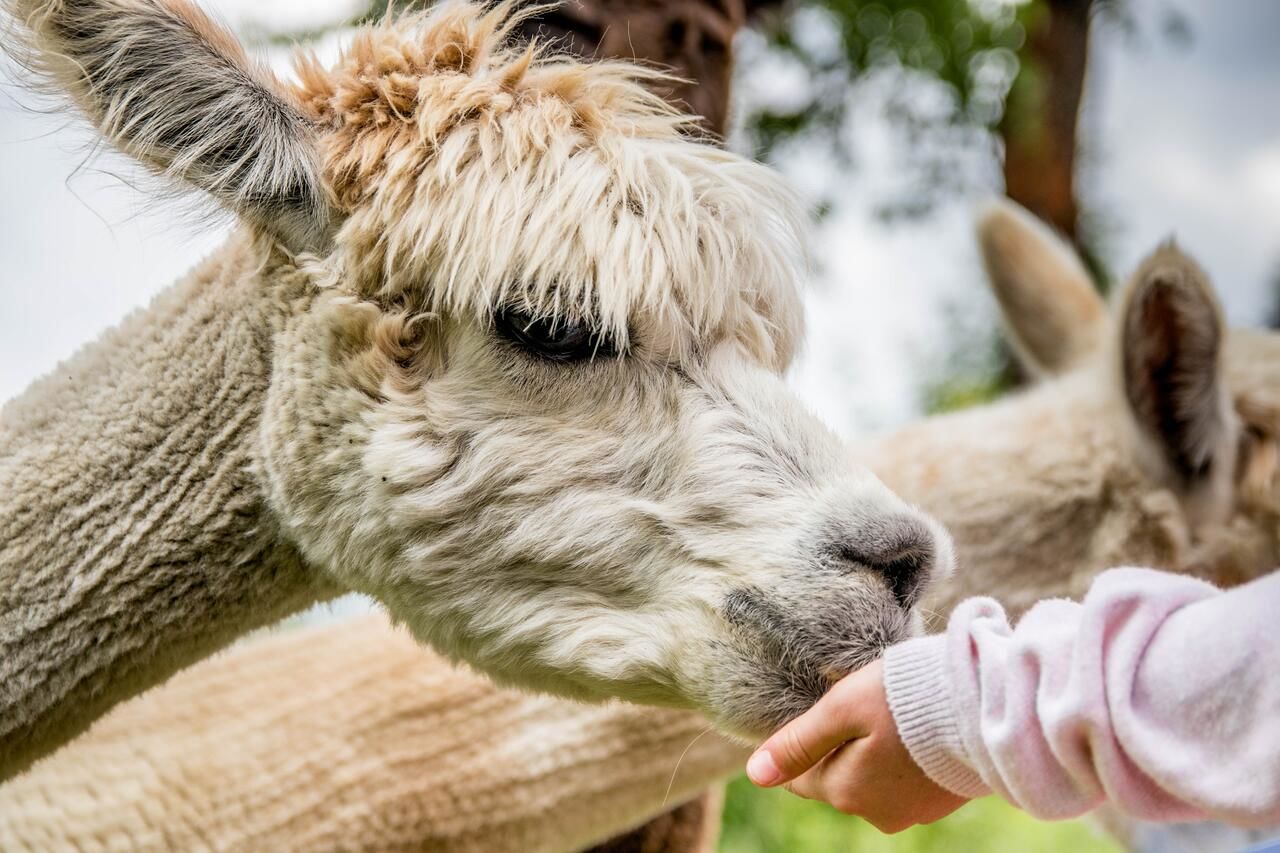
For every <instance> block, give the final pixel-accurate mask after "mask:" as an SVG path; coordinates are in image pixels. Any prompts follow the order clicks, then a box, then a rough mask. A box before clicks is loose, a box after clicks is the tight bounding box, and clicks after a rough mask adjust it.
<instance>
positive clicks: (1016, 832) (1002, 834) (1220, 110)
mask: <svg viewBox="0 0 1280 853" xmlns="http://www.w3.org/2000/svg"><path fill="white" fill-rule="evenodd" d="M387 3H388V0H374V2H370V0H273V2H270V3H262V2H249V0H201V5H203V6H205V7H206V8H209V9H211V10H213V11H215V12H216V13H217V14H219V15H220V16H221V17H222V18H223V19H224V20H226V21H227V22H228V23H229V24H231V25H232V26H233V27H234V28H235V29H237V30H238V31H239V32H240V33H241V34H242V35H243V36H244V37H245V38H246V39H247V40H249V41H250V42H252V43H254V44H256V45H257V46H258V48H259V49H260V51H261V53H262V54H263V55H264V56H266V57H268V58H269V59H271V61H273V63H275V64H277V65H279V66H282V65H283V63H284V62H286V61H287V58H288V55H289V51H290V49H291V47H290V46H291V45H292V44H294V43H295V42H308V43H310V44H312V45H313V47H314V49H316V50H317V51H318V52H319V53H320V54H321V55H322V56H332V55H334V54H336V52H337V51H338V50H339V49H340V46H341V44H342V41H343V38H344V37H345V34H346V33H347V32H348V31H349V29H350V27H351V26H352V24H353V23H355V22H358V21H360V20H362V19H365V18H367V17H369V16H371V15H377V14H381V13H382V12H384V11H385V10H386V8H387ZM526 30H527V33H526V35H540V36H541V37H544V38H550V39H554V40H556V42H557V43H558V44H559V45H560V46H561V48H562V49H564V50H567V51H573V52H578V53H582V54H585V55H613V56H624V57H633V56H634V57H636V58H639V59H642V60H645V61H649V62H653V63H656V64H661V65H665V66H669V67H672V68H674V69H675V71H676V73H678V74H679V75H681V76H683V77H685V78H688V79H689V80H690V83H689V84H687V85H680V86H676V87H674V88H673V89H672V90H671V91H670V92H668V93H667V94H669V95H670V96H671V97H672V98H673V99H677V100H681V101H683V102H685V103H686V104H687V105H689V106H690V107H691V108H692V109H693V110H694V111H695V112H697V113H699V114H700V115H702V116H704V117H705V128H706V130H707V131H708V132H710V133H713V134H714V135H715V136H716V137H717V138H719V139H723V141H724V144H726V145H728V146H729V147H731V148H733V149H735V150H738V151H740V152H742V153H745V154H748V155H750V156H754V157H759V158H761V159H764V160H766V161H767V162H769V163H771V164H773V165H775V166H776V167H777V168H778V169H780V170H781V171H782V172H783V173H784V174H786V175H787V176H788V178H789V179H790V181H791V182H792V183H793V185H794V186H796V187H797V188H798V189H799V190H800V191H801V192H803V193H804V194H805V195H806V197H807V198H808V200H809V201H810V203H811V205H812V208H813V211H814V246H815V255H816V258H815V260H816V269H815V272H814V277H813V281H812V285H811V288H810V292H809V296H808V309H809V324H810V331H809V336H808V343H807V347H806V350H805V352H804V354H803V356H802V358H801V360H800V362H799V363H798V364H797V365H796V367H795V368H794V370H793V372H792V375H791V381H792V382H793V384H794V385H795V387H796V388H797V390H798V391H799V392H800V394H801V395H802V396H803V397H804V399H805V400H806V401H807V402H808V403H809V405H810V406H812V408H813V409H815V410H816V411H817V412H818V413H819V414H820V415H821V416H823V417H824V418H825V419H826V420H827V421H828V422H829V423H830V424H831V425H832V426H834V427H835V428H836V429H837V430H838V431H840V432H841V433H843V434H845V435H847V436H852V435H857V434H863V433H865V432H867V431H870V430H876V429H882V428H887V427H892V426H894V425H896V424H900V423H902V422H904V421H907V420H910V419H912V418H916V417H919V416H921V415H924V414H927V413H930V412H935V411H941V410H946V409H952V408H958V407H962V406H966V405H972V404H974V403H978V402H982V401H985V400H988V399H991V398H993V397H995V396H998V395H1000V394H1002V393H1007V392H1008V391H1010V390H1011V389H1013V388H1014V387H1016V385H1017V384H1018V381H1019V377H1018V375H1017V372H1016V370H1015V369H1014V368H1013V367H1012V365H1011V362H1010V361H1009V359H1008V356H1007V352H1006V350H1005V349H1004V347H1003V345H1002V344H1001V342H1000V338H999V334H998V323H997V317H996V311H995V306H994V302H993V300H992V299H991V297H990V296H989V294H988V293H987V290H986V288H985V285H984V282H983V277H982V273H981V269H980V266H979V263H978V258H977V253H976V249H975V246H974V244H973V240H972V236H971V235H972V221H973V214H974V211H975V208H976V207H977V206H978V205H979V204H981V202H982V201H983V200H984V199H986V198H988V197H990V196H991V195H993V194H999V193H1004V192H1007V193H1008V194H1009V195H1010V196H1012V197H1013V198H1014V199H1015V200H1016V201H1019V202H1020V203H1022V204H1023V205H1024V206H1026V207H1029V208H1030V209H1031V210H1033V211H1034V212H1036V213H1037V214H1039V215H1040V216H1042V217H1043V218H1045V219H1047V220H1048V221H1050V222H1051V223H1052V224H1053V225H1054V226H1055V227H1057V228H1058V229H1059V230H1060V231H1061V232H1063V233H1064V234H1065V235H1067V236H1068V237H1069V238H1070V239H1072V240H1073V241H1074V242H1075V243H1076V245H1077V247H1078V248H1079V249H1080V251H1081V252H1082V254H1083V255H1084V256H1085V257H1086V258H1087V259H1088V260H1089V263H1090V266H1091V268H1092V270H1093V272H1094V274H1095V277H1096V279H1097V281H1098V284H1099V287H1100V288H1103V289H1106V288H1107V287H1109V286H1110V284H1111V283H1112V282H1114V281H1115V280H1116V279H1117V278H1118V277H1123V276H1124V274H1125V273H1126V272H1127V271H1128V270H1129V269H1131V268H1132V267H1133V265H1134V264H1135V263H1136V262H1137V260H1138V258H1140V257H1141V256H1142V255H1143V254H1145V253H1146V252H1147V251H1148V250H1149V249H1150V248H1152V247H1153V246H1154V245H1155V244H1156V243H1157V242H1158V241H1160V240H1162V239H1164V238H1166V237H1168V236H1170V235H1176V236H1177V238H1178V240H1179V242H1180V243H1181V244H1182V246H1183V247H1184V248H1185V249H1187V250H1189V251H1190V252H1191V253H1192V254H1193V255H1195V256H1196V257H1197V258H1198V259H1199V260H1200V261H1201V263H1202V264H1203V265H1204V266H1205V268H1206V269H1207V270H1208V271H1209V272H1210V275H1211V276H1212V277H1213V278H1214V280H1215V283H1216V285H1217V287H1218V290H1219V293H1220V294H1221V296H1222V299H1223V301H1224V307H1225V309H1226V313H1227V315H1228V318H1229V319H1230V320H1231V321H1232V322H1233V323H1235V324H1239V325H1264V324H1271V325H1277V324H1280V228H1277V227H1276V223H1280V107H1278V106H1277V103H1276V99H1275V92H1276V85H1277V82H1280V52H1277V51H1276V50H1275V49H1274V43H1275V39H1276V37H1277V36H1278V35H1280V3H1276V2H1274V0H1217V2H1214V3H1208V2H1195V0H1024V1H1023V2H1013V0H895V1H894V2H860V0H787V2H776V0H568V2H567V3H566V4H565V5H562V6H561V7H559V8H556V9H553V10H548V11H546V12H544V13H542V14H541V15H540V16H539V18H538V19H536V20H535V21H533V22H531V23H530V24H529V25H528V26H527V27H526ZM6 70H8V71H10V72H11V73H10V75H9V77H8V79H13V78H14V77H16V72H13V71H12V69H6ZM38 106H39V105H38V103H36V102H34V101H33V100H32V99H31V98H30V96H29V95H26V94H24V93H22V92H21V91H20V89H19V88H18V87H17V86H13V85H9V86H6V87H5V88H4V89H3V90H0V258H2V259H3V263H2V264H0V312H3V313H0V400H3V399H7V398H8V397H11V396H13V395H14V394H16V393H18V392H19V391H21V390H22V388H23V387H24V386H25V385H26V384H27V383H28V382H30V381H31V380H32V379H34V378H35V377H36V376H38V375H40V374H43V373H45V372H47V371H49V370H50V369H52V368H53V367H54V366H55V364H56V363H57V362H58V361H59V360H60V359H62V358H64V357H66V356H68V355H70V354H71V353H72V352H73V351H74V350H75V348H76V347H77V346H78V345H79V344H81V343H83V342H85V341H87V340H89V339H90V338H92V337H93V336H95V335H96V334H97V333H98V332H99V331H101V330H102V329H103V328H105V327H106V326H108V325H111V324H112V323H114V322H116V321H117V320H119V319H120V318H121V317H122V316H123V315H124V314H126V313H127V312H128V311H129V310H131V309H133V308H136V307H138V306H140V305H142V304H144V303H145V302H146V301H147V300H148V299H149V298H150V296H151V295H153V294H154V293H156V292H157V291H158V290H160V289H161V288H163V287H164V286H165V285H167V284H169V283H170V282H171V281H173V280H174V279H175V278H176V277H178V276H179V275H180V274H181V273H182V272H184V271H185V270H186V269H187V268H189V267H191V266H192V265H194V264H195V263H196V261H197V260H198V259H200V258H201V257H202V256H204V255H205V254H206V253H208V252H209V251H211V250H212V249H213V248H214V247H215V246H217V245H218V244H219V243H220V242H221V241H222V240H223V239H224V237H225V234H226V227H227V226H225V225H224V226H217V225H213V226H210V225H207V224H205V225H200V226H195V225H192V224H191V223H192V221H193V220H191V219H190V218H188V217H187V216H185V215H184V210H183V209H182V208H180V207H174V206H165V205H161V206H156V205H155V203H154V202H153V201H152V200H151V198H149V197H148V196H147V195H146V194H145V193H144V192H143V191H142V190H140V189H139V188H137V187H136V183H135V181H134V178H135V177H136V176H135V175H132V174H131V173H130V172H129V169H128V167H127V166H126V165H125V164H123V162H121V161H119V160H117V159H115V158H113V157H112V156H111V155H110V154H106V153H103V152H98V151H95V150H94V149H93V148H92V147H91V144H90V137H89V135H88V134H87V133H86V132H84V130H83V129H82V128H81V127H79V126H78V125H76V124H74V123H68V121H67V120H66V119H65V118H62V117H58V116H51V115H47V114H43V113H41V112H39V111H37V110H35V109H33V107H38ZM365 606H366V605H365V604H364V603H363V602H360V601H358V600H351V599H348V600H344V601H343V603H341V604H339V605H337V606H334V607H330V608H328V609H327V610H326V611H325V612H324V613H322V614H312V615H311V617H310V618H312V619H316V618H338V617H340V616H342V615H344V614H345V613H349V612H351V611H355V610H361V609H363V608H364V607H365ZM721 848H722V850H724V851H733V853H748V851H760V853H765V852H766V851H768V853H773V851H827V850H832V851H834V850H849V849H857V850H859V851H878V850H893V851H916V850H920V851H923V850H953V849H963V850H984V851H1003V850H1009V851H1015V850H1016V851H1036V850H1046V851H1047V850H1108V849H1113V848H1112V846H1111V845H1110V843H1109V842H1107V841H1105V840H1103V839H1102V837H1101V836H1100V835H1098V834H1097V833H1095V832H1094V831H1093V829H1092V828H1090V827H1089V826H1087V825H1085V824H1081V823H1067V824H1054V825H1049V824H1040V823H1036V822H1035V821H1032V820H1030V819H1029V818H1026V817H1025V816H1022V815H1021V814H1019V813H1017V812H1015V811H1013V810H1012V809H1009V808H1006V807H1004V806H1001V805H999V804H998V803H996V802H994V801H991V800H985V801H979V802H976V803H973V804H971V805H969V806H967V807H966V808H964V809H962V810H961V811H960V812H958V813H957V814H956V815H954V816H952V817H951V818H948V819H947V820H945V821H943V822H941V823H939V824H936V825H934V826H931V827H925V828H918V829H916V830H912V831H910V832H908V833H905V834H903V835H900V836H895V837H893V838H885V837H883V836H880V835H879V834H878V833H876V832H875V831H874V830H872V829H870V828H869V827H866V826H865V825H863V824H861V823H860V822H859V821H857V820H855V819H852V818H846V817H843V816H840V815H838V814H836V813H835V812H834V811H832V810H830V809H828V808H826V807H825V806H820V805H816V804H813V803H808V802H804V801H801V800H798V799H795V798H792V797H789V796H788V795H786V794H785V793H782V792H760V791H756V790H754V789H753V788H752V787H751V786H750V785H749V784H747V783H746V782H745V781H744V780H739V781H737V782H735V783H734V784H733V785H732V786H731V788H730V797H729V801H728V804H727V808H726V814H725V826H724V833H723V837H722V842H721Z"/></svg>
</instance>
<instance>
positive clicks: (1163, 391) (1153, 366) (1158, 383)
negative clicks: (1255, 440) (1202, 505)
mask: <svg viewBox="0 0 1280 853" xmlns="http://www.w3.org/2000/svg"><path fill="white" fill-rule="evenodd" d="M1120 321H1121V332H1122V341H1121V346H1122V351H1121V358H1122V360H1123V371H1124V373H1123V378H1124V391H1125V398H1126V399H1127V400H1128V403H1129V407H1130V409H1131V410H1132V411H1133V414H1134V417H1135V418H1136V419H1137V421H1138V424H1139V425H1140V426H1141V428H1142V429H1143V431H1144V432H1145V433H1147V434H1148V435H1149V436H1150V437H1151V438H1153V439H1154V440H1155V441H1156V442H1157V443H1158V445H1159V447H1160V449H1161V450H1162V451H1163V455H1164V457H1165V459H1166V461H1167V462H1168V463H1169V464H1170V465H1171V466H1172V468H1173V470H1174V471H1175V472H1176V473H1177V474H1179V475H1180V476H1181V477H1182V478H1183V479H1184V480H1185V481H1186V482H1188V483H1190V482H1192V481H1195V480H1198V479H1200V478H1202V477H1203V476H1205V475H1206V474H1207V473H1208V471H1209V467H1210V463H1211V462H1212V461H1213V456H1214V452H1215V450H1216V449H1217V448H1218V447H1220V446H1221V443H1222V441H1223V439H1224V437H1228V434H1229V433H1230V431H1231V401H1230V399H1229V396H1228V393H1227V389H1226V385H1225V383H1224V382H1223V381H1222V379H1221V376H1220V372H1221V361H1222V357H1221V356H1222V341H1223V339H1224V337H1225V327H1224V324H1223V320H1222V310H1221V308H1220V307H1219V306H1218V300H1217V298H1216V297H1215V296H1214V293H1213V288H1212V286H1211V285H1210V284H1209V280H1208V277H1207V276H1205V274H1204V272H1203V271H1202V270H1201V269H1200V267H1199V266H1198V265H1197V264H1196V262H1195V261H1193V260H1191V258H1189V257H1187V256H1186V255H1184V254H1183V253H1182V252H1180V251H1179V250H1178V249H1177V248H1176V247H1175V246H1173V245H1172V244H1167V245H1165V246H1162V247H1160V248H1159V249H1157V250H1156V251H1155V252H1153V253H1152V254H1151V255H1150V256H1148V257H1147V259H1146V260H1144V261H1143V262H1142V264H1141V265H1140V266H1139V267H1138V271H1137V272H1136V273H1134V276H1133V279H1132V281H1131V283H1130V285H1129V289H1128V291H1127V292H1126V293H1125V294H1124V298H1123V300H1122V302H1121V313H1120Z"/></svg>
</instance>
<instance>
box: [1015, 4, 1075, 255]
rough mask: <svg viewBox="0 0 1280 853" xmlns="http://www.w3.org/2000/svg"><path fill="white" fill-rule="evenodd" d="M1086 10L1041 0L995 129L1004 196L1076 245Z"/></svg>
mask: <svg viewBox="0 0 1280 853" xmlns="http://www.w3.org/2000/svg"><path fill="white" fill-rule="evenodd" d="M1092 7H1093V0H1046V2H1045V3H1044V5H1043V8H1042V9H1040V10H1039V12H1038V14H1036V15H1035V16H1034V17H1032V18H1031V20H1030V21H1029V22H1028V33H1027V45H1026V49H1025V50H1024V51H1023V55H1022V69H1021V70H1020V71H1019V72H1018V77H1017V79H1016V80H1015V81H1014V84H1013V88H1012V90H1011V91H1010V93H1009V99H1008V103H1007V105H1006V108H1005V115H1004V118H1003V119H1002V120H1001V123H1000V128H999V130H1000V135H1001V137H1002V138H1003V139H1004V180H1005V192H1006V194H1007V195H1008V196H1009V197H1010V198H1011V199H1013V200H1014V201H1016V202H1018V203H1019V204H1021V205H1022V206H1023V207H1025V208H1027V209H1028V210H1030V211H1031V212H1032V213H1034V214H1036V215H1037V216H1039V217H1040V218H1041V219H1044V220H1045V221H1046V222H1049V223H1051V224H1052V225H1053V226H1054V227H1055V228H1057V229H1058V230H1059V231H1061V232H1062V233H1063V234H1065V235H1066V236H1067V237H1069V238H1070V239H1071V240H1073V241H1075V242H1077V243H1078V242H1079V240H1078V236H1079V235H1078V233H1077V229H1078V224H1079V223H1078V219H1079V209H1078V207H1077V204H1076V194H1075V160H1076V125H1077V120H1078V118H1079V114H1080V99H1081V96H1082V94H1083V92H1084V77H1085V66H1086V63H1087V62H1088V58H1089V17H1090V11H1091V10H1092Z"/></svg>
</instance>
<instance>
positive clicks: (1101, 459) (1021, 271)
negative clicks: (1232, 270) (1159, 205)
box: [886, 203, 1280, 607]
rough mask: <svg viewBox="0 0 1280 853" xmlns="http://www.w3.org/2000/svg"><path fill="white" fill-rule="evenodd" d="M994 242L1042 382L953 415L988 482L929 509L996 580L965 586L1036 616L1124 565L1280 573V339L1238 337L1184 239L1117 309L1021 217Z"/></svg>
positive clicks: (1162, 253) (1153, 259) (1056, 242)
mask: <svg viewBox="0 0 1280 853" xmlns="http://www.w3.org/2000/svg"><path fill="white" fill-rule="evenodd" d="M979 242H980V244H981V248H982V254H983V258H984V261H985V263H986V267H987V271H988V274H989V277H990V280H991V284H992V287H993V289H994V290H995V293H996V296H997V300H998V302H999V304H1000V307H1001V311H1002V313H1003V316H1004V320H1005V325H1006V329H1007V332H1008V334H1009V337H1010V340H1011V343H1012V345H1013V348H1014V350H1015V351H1016V352H1017V353H1018V355H1019V357H1020V360H1021V362H1022V364H1023V365H1024V366H1025V367H1026V368H1027V370H1028V372H1029V373H1031V374H1032V375H1033V376H1035V377H1037V378H1038V381H1037V382H1036V384H1035V385H1034V387H1032V388H1031V389H1029V390H1028V391H1026V392H1024V393H1022V394H1019V395H1016V396H1015V397H1013V398H1012V399H1010V400H1008V401H1005V402H1002V403H999V404H997V405H995V406H993V407H989V408H986V409H979V410H973V411H971V412H966V413H960V414H959V415H956V416H950V419H949V420H948V427H947V429H948V430H949V431H951V432H952V433H954V434H957V435H967V436H968V438H966V439H965V441H966V442H967V443H968V444H969V445H971V446H972V452H971V453H968V454H967V457H966V458H968V459H969V460H970V463H969V464H971V465H973V466H974V471H975V472H977V475H976V476H974V477H972V478H969V482H968V483H966V484H965V485H964V486H963V487H962V489H961V490H960V491H961V492H962V494H963V498H962V499H960V500H956V501H954V502H952V503H950V505H948V500H947V499H946V497H944V496H941V495H938V496H935V497H936V498H938V502H937V503H936V504H935V503H930V502H929V501H924V502H925V503H926V504H928V505H929V506H930V508H931V509H932V510H934V511H935V512H937V513H938V514H939V517H940V518H941V519H942V520H943V521H944V522H946V523H948V524H953V525H954V526H955V532H956V536H957V541H958V542H959V543H960V545H959V548H960V553H961V556H962V558H963V562H964V563H965V564H966V565H968V566H970V567H971V568H972V570H973V572H975V573H977V574H979V575H981V577H980V578H974V580H973V581H972V582H970V583H968V584H966V585H964V590H963V591H964V592H965V593H968V594H973V593H974V592H990V593H991V594H994V595H997V596H999V597H1001V598H1004V599H1005V600H1007V601H1008V602H1009V603H1011V604H1012V605H1013V606H1015V607H1021V606H1025V605H1026V604H1029V603H1031V602H1032V601H1034V600H1036V599H1037V598H1041V597H1044V596H1047V595H1055V594H1057V595H1078V594H1080V593H1082V592H1083V591H1084V589H1085V588H1086V587H1087V585H1088V581H1089V579H1090V578H1091V577H1092V576H1093V575H1094V574H1095V573H1096V572H1098V571H1100V570H1102V569H1105V568H1107V567H1110V566H1116V565H1123V564H1139V565H1153V566H1157V567H1161V568H1167V569H1172V570H1177V571H1185V572H1190V573H1194V574H1197V575H1200V576H1202V577H1206V578H1209V579H1211V580H1215V581H1217V582H1219V583H1224V584H1230V583H1238V582H1241V581H1244V580H1248V579H1250V578H1253V577H1256V576H1258V575H1259V574H1261V573H1264V572H1266V571H1269V570H1271V569H1272V568H1274V567H1276V566H1277V565H1280V479H1278V478H1277V451H1278V449H1280V335H1276V334H1274V333H1265V332H1251V331H1247V330H1228V329H1227V328H1226V326H1225V325H1224V323H1223V318H1222V312H1221V310H1220V308H1219V306H1218V301H1217V297H1216V296H1215V294H1214V291H1213V287H1212V285H1211V284H1210V282H1209V279H1208V278H1207V276H1206V275H1205V273H1204V271H1203V270H1202V269H1201V268H1200V267H1199V266H1198V265H1197V264H1196V262H1195V261H1194V260H1192V259H1191V258H1190V257H1188V256H1187V255H1186V254H1184V253H1183V252H1182V251H1181V250H1180V249H1179V248H1178V247H1176V246H1175V245H1174V244H1173V243H1168V244H1165V245H1163V246H1161V247H1159V248H1157V249H1156V250H1155V251H1153V252H1152V253H1151V254H1150V255H1149V256H1148V257H1147V258H1146V259H1145V260H1144V261H1143V262H1142V263H1141V264H1140V265H1139V266H1138V268H1137V270H1136V271H1135V272H1134V273H1133V274H1132V276H1131V277H1130V279H1129V280H1128V281H1127V283H1125V285H1124V286H1123V287H1122V288H1121V289H1120V290H1119V292H1118V293H1117V294H1116V297H1117V298H1116V300H1115V304H1114V306H1113V308H1112V309H1111V310H1110V311H1108V310H1107V307H1106V306H1105V305H1104V304H1103V302H1102V300H1101V299H1100V298H1099V296H1098V295H1097V292H1096V290H1095V289H1094V287H1093V285H1092V283H1091V282H1090V280H1089V277H1088V275H1087V274H1086V273H1085V272H1084V268H1083V266H1082V264H1081V263H1080V261H1079V260H1078V259H1077V258H1076V256H1075V254H1074V253H1073V252H1072V250H1071V249H1070V248H1068V247H1067V246H1066V245H1065V244H1064V243H1063V242H1062V241H1061V240H1060V239H1059V238H1058V237H1057V236H1056V235H1054V234H1053V233H1052V232H1051V231H1050V230H1049V228H1048V227H1047V226H1045V225H1044V224H1043V223H1040V222H1039V221H1038V220H1036V219H1034V218H1033V217H1032V216H1031V215H1030V214H1028V213H1027V212H1026V211H1024V210H1022V209H1021V208H1018V207H1016V206H1014V205H1012V204H1010V203H1001V204H998V205H996V206H994V207H992V208H991V209H989V210H988V211H987V213H986V214H985V215H984V217H983V218H982V221H981V226H980V230H979ZM1011 460H1016V461H1014V462H1011ZM886 479H887V480H888V482H889V484H890V485H891V486H895V487H900V486H898V484H896V483H895V480H894V478H893V477H889V476H886ZM921 499H922V501H923V500H924V498H923V496H921ZM962 528H963V529H962ZM949 597H950V598H951V600H954V598H955V597H958V595H956V594H953V595H951V596H949Z"/></svg>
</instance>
